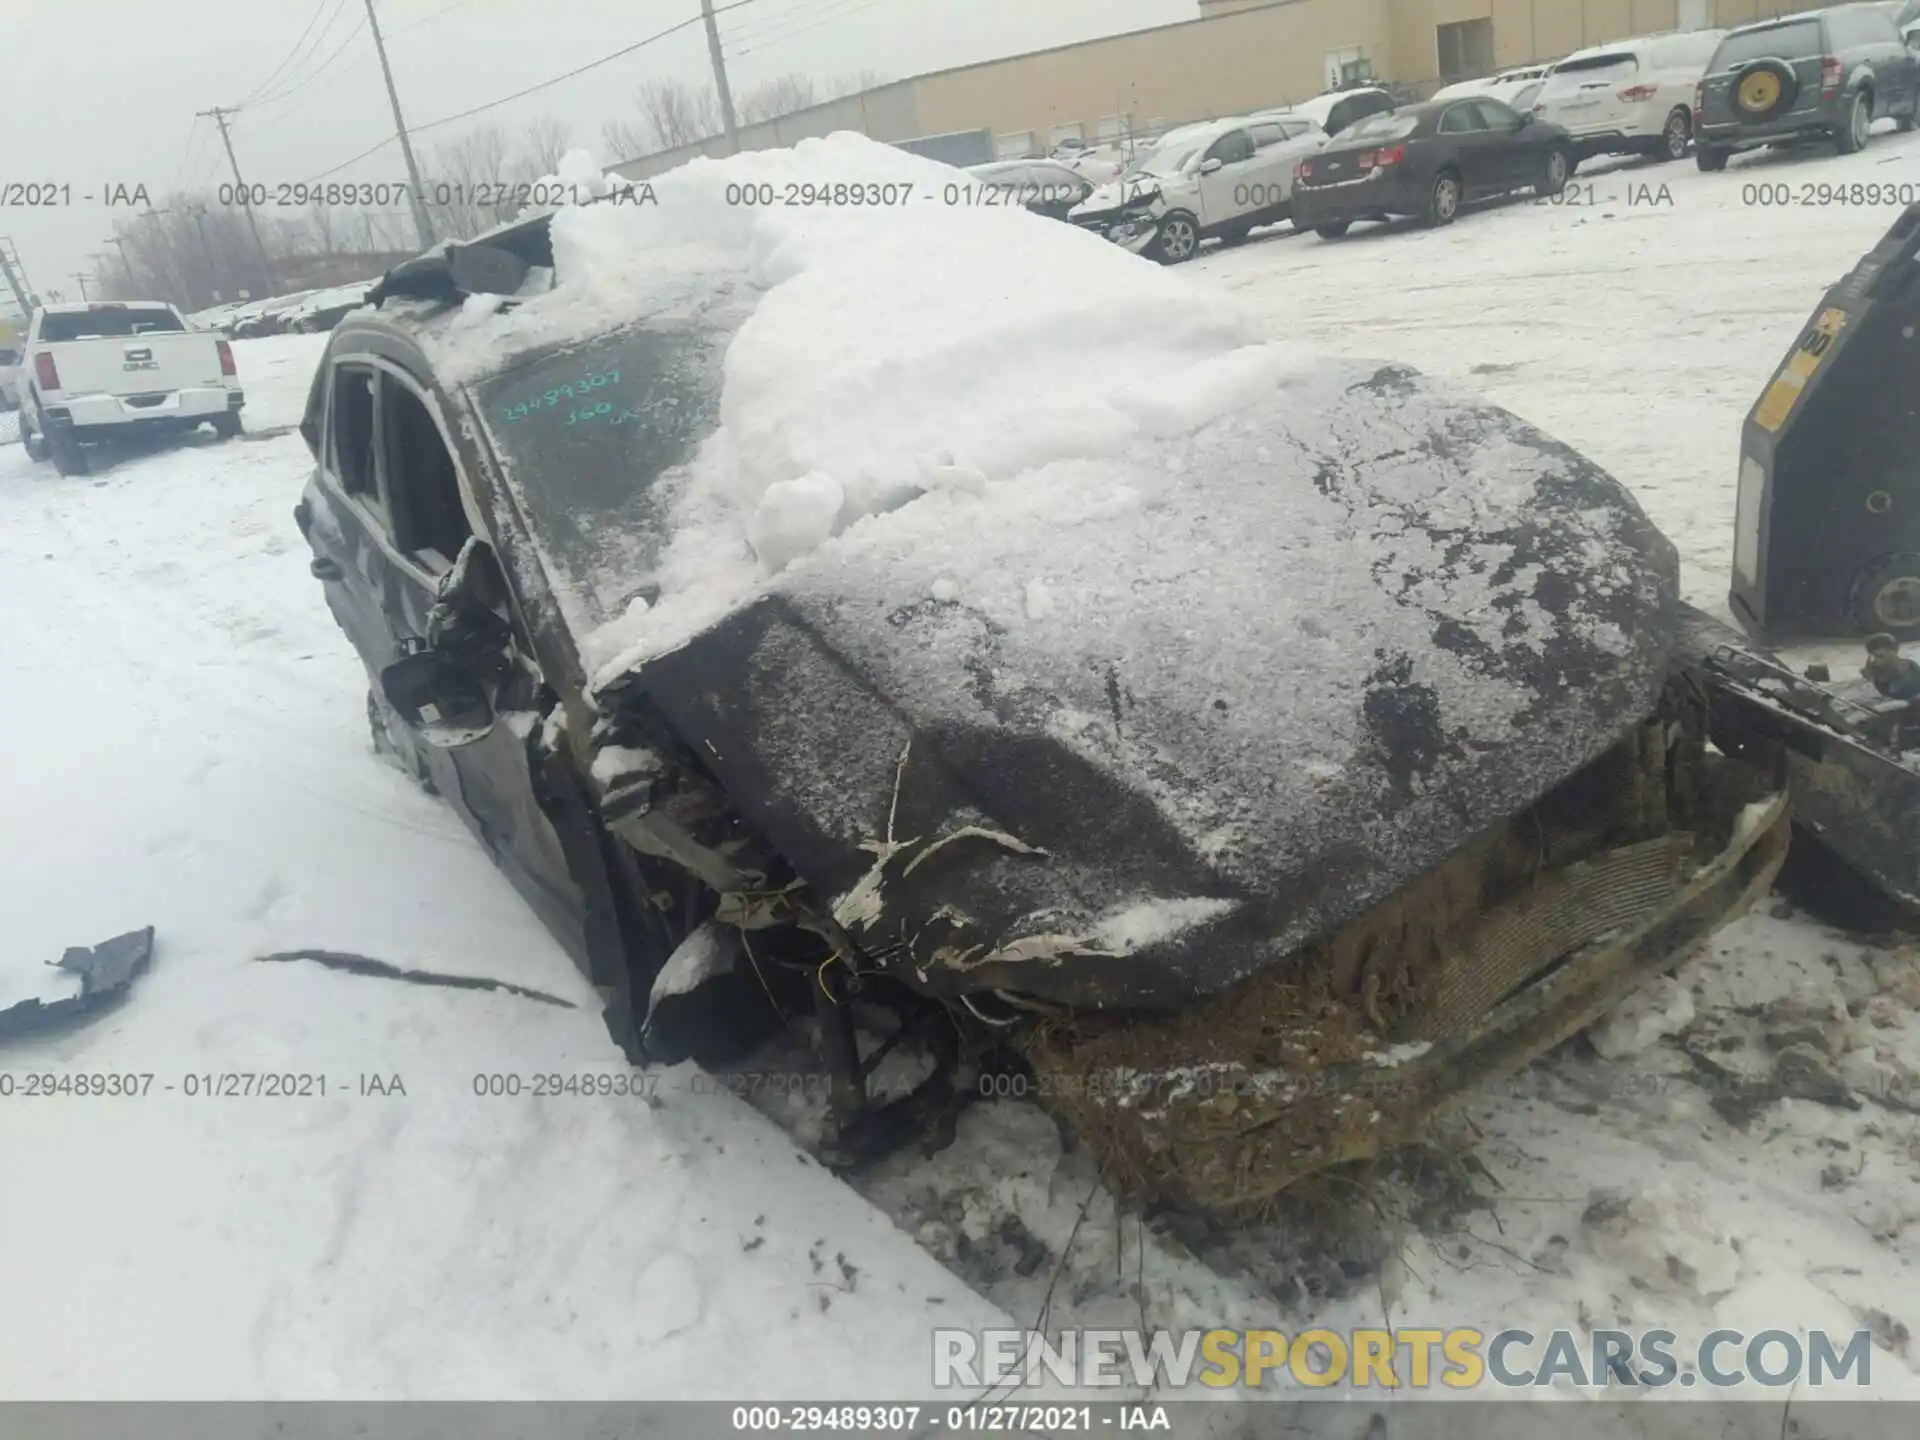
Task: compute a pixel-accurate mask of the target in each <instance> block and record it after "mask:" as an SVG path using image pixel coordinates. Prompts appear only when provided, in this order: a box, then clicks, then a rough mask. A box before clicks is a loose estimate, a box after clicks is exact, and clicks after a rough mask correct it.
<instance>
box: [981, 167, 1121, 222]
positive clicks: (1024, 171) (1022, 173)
mask: <svg viewBox="0 0 1920 1440" xmlns="http://www.w3.org/2000/svg"><path fill="white" fill-rule="evenodd" d="M968 173H969V174H971V175H972V176H973V177H974V178H975V180H976V181H977V182H978V185H977V186H968V187H967V188H968V190H970V191H973V190H977V191H978V192H979V193H978V196H977V197H976V198H975V202H974V203H977V204H983V205H1007V206H1015V205H1017V206H1021V207H1023V208H1025V209H1026V210H1028V211H1031V212H1032V213H1033V214H1035V215H1044V216H1046V217H1047V219H1049V220H1064V219H1066V218H1067V212H1068V211H1070V210H1072V209H1073V207H1074V206H1076V205H1078V204H1079V203H1080V202H1081V201H1083V200H1085V199H1086V198H1087V197H1088V196H1089V195H1091V194H1092V193H1093V182H1092V181H1091V180H1089V179H1087V178H1086V177H1085V176H1083V175H1077V174H1075V173H1074V172H1073V171H1072V170H1070V169H1068V168H1067V167H1066V166H1065V165H1062V164H1061V163H1060V162H1058V161H1057V160H997V161H994V162H993V163H991V164H987V165H975V166H973V167H971V168H970V169H969V171H968Z"/></svg>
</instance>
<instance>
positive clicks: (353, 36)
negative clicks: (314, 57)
mask: <svg viewBox="0 0 1920 1440" xmlns="http://www.w3.org/2000/svg"><path fill="white" fill-rule="evenodd" d="M366 28H367V22H366V18H365V17H364V16H363V17H361V20H360V23H359V24H358V25H355V26H354V27H353V29H351V30H349V31H348V32H347V38H346V39H344V40H342V41H341V42H340V44H339V45H338V46H336V47H335V49H334V51H333V53H332V54H331V55H329V56H327V58H326V59H325V60H322V61H321V62H320V67H319V69H317V70H315V71H313V72H312V73H311V74H309V75H308V76H307V77H306V78H305V79H304V80H302V81H300V82H299V83H298V84H296V85H294V86H292V87H291V88H290V89H286V90H282V91H281V92H280V93H279V94H278V95H271V96H268V97H267V99H265V100H263V101H261V102H260V104H259V105H257V106H256V107H255V108H256V109H261V110H265V109H271V108H272V107H273V106H275V105H281V104H284V103H285V102H287V101H288V100H291V99H292V98H293V97H294V96H295V95H298V94H299V93H300V92H301V91H302V90H304V89H306V88H307V86H309V85H311V84H312V83H313V82H314V81H316V80H318V79H319V78H320V77H321V76H322V75H324V74H326V73H327V71H328V70H330V69H332V68H333V62H334V61H336V60H338V59H339V58H340V57H341V56H342V55H344V54H345V53H346V51H347V47H348V46H349V45H351V44H353V42H354V41H355V40H358V39H359V38H360V32H361V31H363V30H365V29H366Z"/></svg>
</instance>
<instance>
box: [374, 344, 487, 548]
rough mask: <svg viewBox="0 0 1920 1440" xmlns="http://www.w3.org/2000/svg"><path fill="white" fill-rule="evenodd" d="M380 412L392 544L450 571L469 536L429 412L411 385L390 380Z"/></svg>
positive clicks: (449, 461)
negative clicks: (392, 536) (390, 515)
mask: <svg viewBox="0 0 1920 1440" xmlns="http://www.w3.org/2000/svg"><path fill="white" fill-rule="evenodd" d="M381 410H382V415H381V419H382V424H381V436H382V446H383V448H384V450H385V452H386V468H387V490H388V499H389V503H390V504H391V506H392V509H393V521H394V540H395V543H397V544H398V545H399V547H400V548H401V549H402V550H405V551H407V552H408V553H410V554H412V555H415V556H418V557H420V558H422V559H424V560H426V561H427V562H428V568H429V569H434V570H446V569H449V568H451V566H452V565H453V562H454V559H455V558H456V557H457V556H458V555H459V554H460V550H461V547H462V546H464V545H465V544H466V543H467V541H468V540H469V539H470V538H471V537H472V535H473V527H472V526H471V525H469V524H468V523H467V512H466V509H465V507H464V506H463V505H462V504H461V501H460V477H459V471H458V470H457V469H456V468H455V466H454V461H453V456H452V455H451V454H450V453H449V452H448V450H447V446H446V442H445V440H444V439H443V438H442V437H441V434H440V427H439V426H438V425H437V424H435V423H434V419H433V414H432V412H431V411H429V410H428V409H427V406H426V404H425V402H424V401H422V400H421V398H420V397H419V396H418V395H416V394H415V393H414V392H413V390H412V389H411V388H410V387H409V386H407V385H404V384H401V383H399V382H398V381H389V382H388V383H387V384H386V385H385V386H384V387H383V389H382V396H381Z"/></svg>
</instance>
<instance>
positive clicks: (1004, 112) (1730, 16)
mask: <svg viewBox="0 0 1920 1440" xmlns="http://www.w3.org/2000/svg"><path fill="white" fill-rule="evenodd" d="M1198 8H1199V16H1198V18H1196V19H1194V20H1189V21H1185V22H1183V23H1180V24H1176V25H1161V26H1157V27H1155V28H1154V29H1151V30H1136V31H1131V32H1129V33H1127V34H1123V35H1113V36H1108V37H1106V38H1104V39H1100V40H1089V41H1086V42H1084V43H1082V44H1078V45H1065V46H1060V47H1057V48H1055V49H1051V50H1038V51H1034V52H1032V53H1030V54H1025V55H1013V56H1008V57H1007V58H1005V59H1001V60H991V61H987V62H984V63H982V64H978V65H965V66H960V67H958V68H956V69H952V70H941V71H936V72H934V73H932V74H929V75H917V76H914V77H913V78H911V79H907V80H901V81H897V82H895V83H893V84H890V85H883V86H880V87H878V88H877V89H873V90H868V91H866V92H864V93H862V94H859V95H852V96H848V97H846V98H844V99H841V100H835V101H832V102H829V103H828V104H825V105H816V106H814V107H812V108H811V109H808V110H803V111H800V112H799V113H797V114H794V115H790V116H786V117H784V118H783V119H781V120H778V121H772V122H768V123H767V124H763V125H755V126H746V127H743V128H742V130H741V132H740V140H741V144H742V145H743V146H745V147H747V148H763V147H769V146H776V145H790V144H792V143H793V142H794V141H795V140H798V139H801V138H804V137H806V136H809V135H824V134H827V133H829V132H831V131H835V130H860V131H864V132H865V133H867V134H869V135H871V136H873V137H874V138H875V139H877V140H892V141H898V140H911V139H915V138H918V137H922V136H929V135H946V134H951V133H954V132H959V131H973V130H987V131H990V132H992V134H993V135H994V136H995V137H996V139H997V142H998V149H999V151H1000V153H1002V154H1024V153H1027V152H1028V151H1029V149H1033V148H1045V147H1047V146H1049V145H1050V144H1052V143H1056V142H1058V141H1059V140H1061V139H1064V138H1066V137H1068V136H1075V137H1078V138H1080V139H1084V140H1089V141H1092V140H1099V139H1108V138H1117V137H1120V136H1123V135H1126V134H1128V133H1137V132H1140V131H1153V130H1158V129H1160V128H1163V127H1164V126H1166V125H1169V124H1176V123H1179V122H1181V121H1186V120H1198V119H1207V118H1211V117H1213V116H1218V115H1232V114H1239V113H1244V112H1245V111H1248V110H1254V109H1259V108H1262V107H1266V106H1275V105H1282V104H1287V103H1291V102H1294V101H1299V100H1304V99H1307V98H1308V97H1310V96H1313V95H1317V94H1319V93H1320V92H1322V91H1324V90H1327V89H1332V88H1336V87H1337V86H1339V85H1341V84H1344V83H1353V82H1359V81H1374V82H1377V83H1382V84H1394V85H1401V86H1407V87H1410V88H1412V89H1413V90H1415V91H1416V92H1419V93H1425V92H1429V91H1431V90H1432V89H1433V88H1434V87H1436V86H1438V85H1440V84H1442V83H1444V82H1446V81H1449V80H1457V79H1464V78H1469V77H1472V76H1476V75H1484V74H1488V73H1491V72H1492V71H1494V70H1497V69H1505V68H1508V67H1511V66H1516V65H1524V64H1526V63H1527V62H1529V61H1534V60H1552V59H1557V58H1559V57H1560V56H1562V55H1565V54H1567V53H1568V52H1570V51H1573V50H1577V49H1580V48H1581V47H1582V46H1585V45H1595V44H1600V43H1603V42H1605V41H1609V40H1619V39H1625V38H1627V37H1629V36H1634V35H1644V34H1649V33H1652V32H1655V31H1661V30H1676V29H1685V30H1694V29H1705V28H1708V27H1711V26H1728V25H1740V24H1745V23H1747V22H1748V21H1751V20H1756V19H1765V18H1767V17H1770V16H1773V15H1784V14H1790V13H1792V12H1794V11H1797V10H1807V9H1813V8H1816V6H1814V5H1812V4H1794V3H1780V0H1199V7H1198ZM702 151H704V152H705V153H709V154H716V155H717V154H721V153H724V146H723V145H722V144H721V142H720V141H719V140H718V139H715V140H713V141H709V142H708V143H707V144H705V145H703V146H689V147H685V148H684V149H681V150H676V151H670V152H667V153H665V154H661V155H652V156H648V157H646V158H645V159H644V160H640V161H636V162H633V163H631V164H629V165H624V166H621V167H619V168H620V169H621V170H623V171H624V172H626V173H628V174H630V175H634V176H640V175H647V174H655V173H658V172H659V171H661V170H664V169H668V168H670V167H671V166H673V165H676V164H678V163H680V162H681V161H682V160H685V159H687V158H689V157H690V156H692V155H694V154H697V153H701V152H702Z"/></svg>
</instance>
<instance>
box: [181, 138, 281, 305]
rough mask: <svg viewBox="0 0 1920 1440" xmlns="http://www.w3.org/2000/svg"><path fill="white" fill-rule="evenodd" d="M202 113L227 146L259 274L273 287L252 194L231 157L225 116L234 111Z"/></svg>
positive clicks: (230, 139)
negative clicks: (258, 265) (208, 117)
mask: <svg viewBox="0 0 1920 1440" xmlns="http://www.w3.org/2000/svg"><path fill="white" fill-rule="evenodd" d="M199 113H200V114H202V115H211V116H212V117H213V123H214V124H216V125H218V126H219V127H220V143H221V144H222V145H224V146H226V147H227V164H229V165H231V166H232V167H233V183H234V187H235V188H236V189H237V190H238V191H239V192H240V203H241V205H243V206H244V207H246V212H247V228H248V229H249V230H251V231H252V232H253V244H254V248H255V249H256V250H257V251H258V252H259V254H260V276H261V279H262V280H264V281H265V282H266V285H267V288H268V289H272V288H273V274H272V271H273V265H272V263H271V262H270V261H269V260H268V259H267V246H266V242H265V241H263V240H262V239H261V238H260V222H259V221H258V220H257V219H255V218H254V214H253V196H252V193H251V192H250V191H249V190H248V189H247V182H246V181H245V180H243V179H241V178H240V162H239V161H238V160H236V159H234V158H233V137H232V136H230V135H228V134H227V117H228V116H229V115H232V114H234V113H235V112H234V111H233V110H231V109H228V108H226V107H225V106H221V105H216V106H214V107H213V108H212V109H211V110H202V111H200V112H199Z"/></svg>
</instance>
